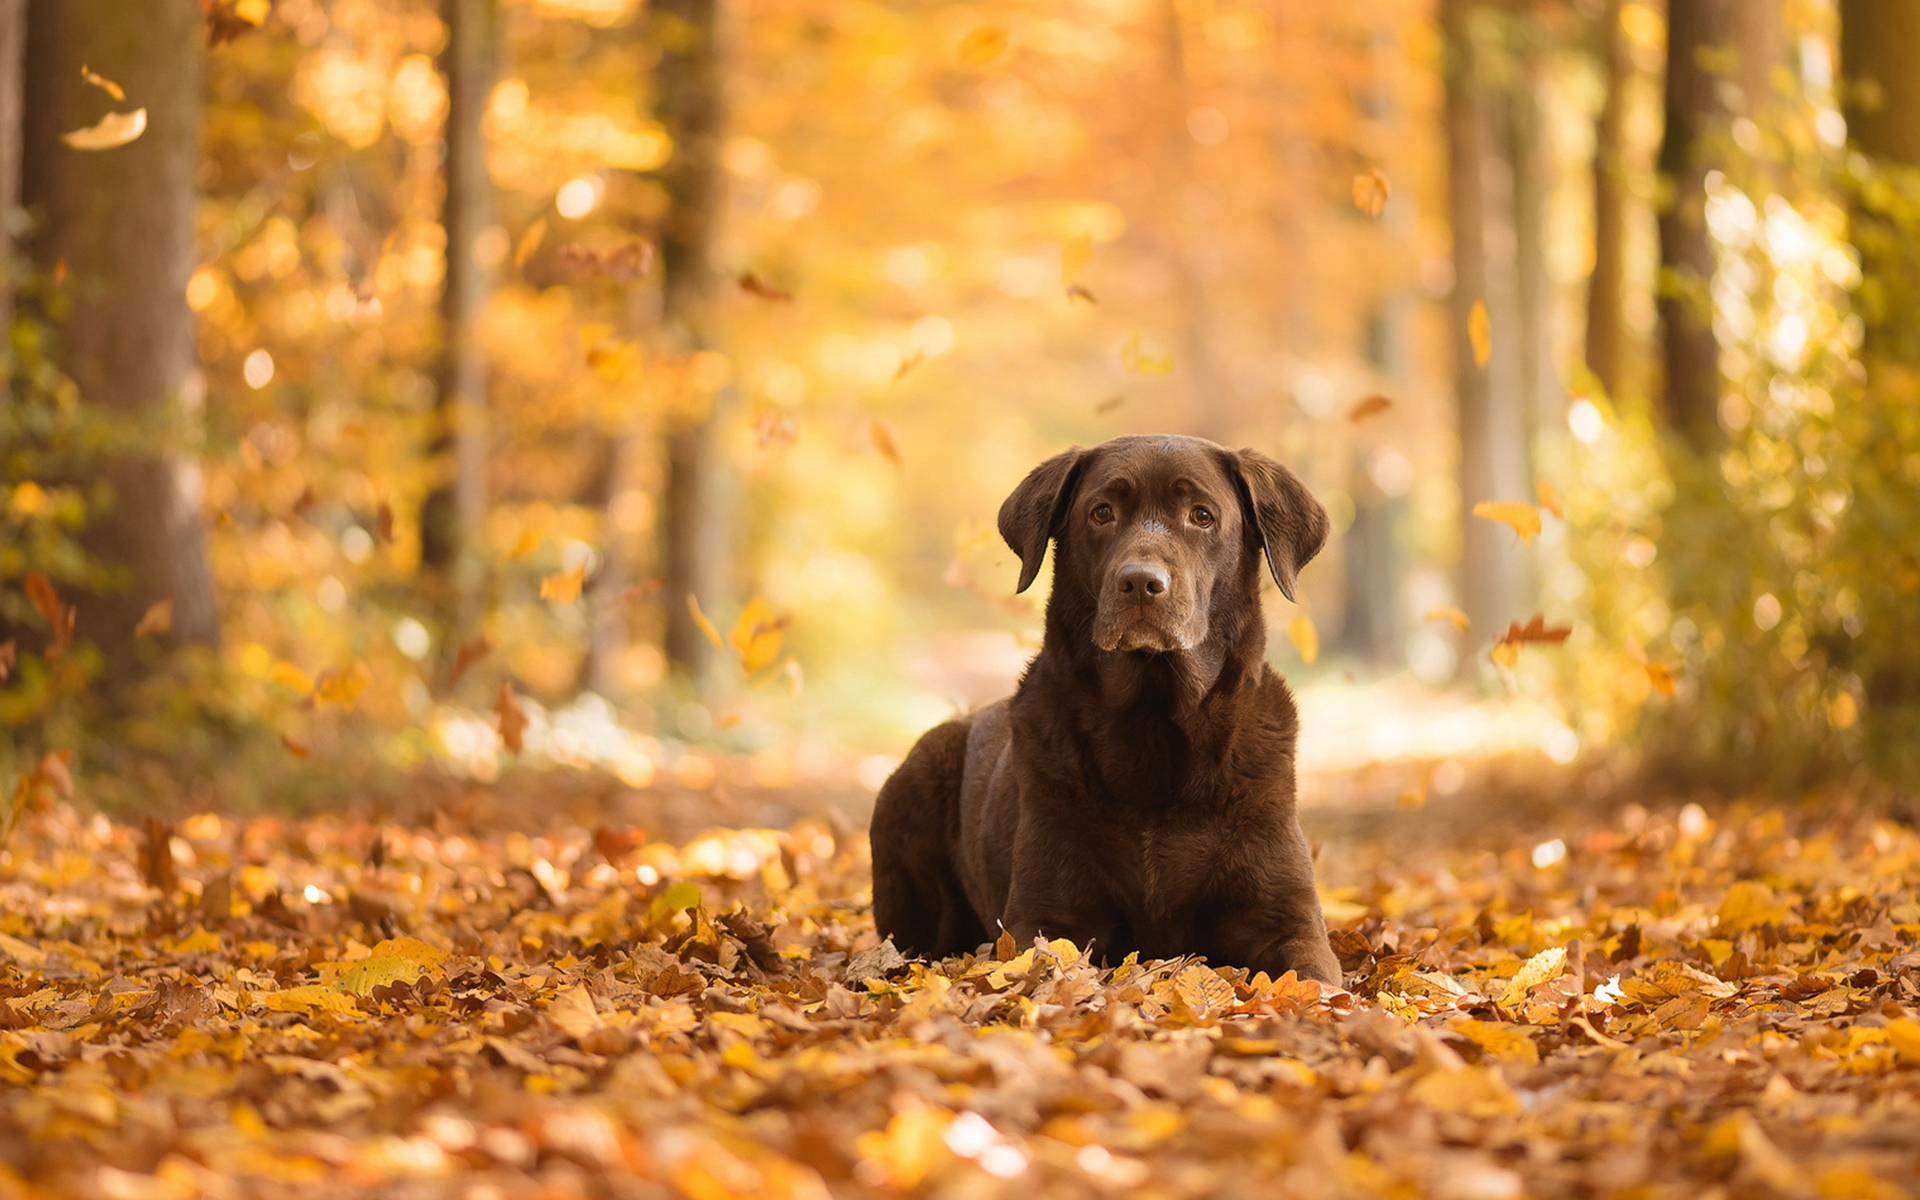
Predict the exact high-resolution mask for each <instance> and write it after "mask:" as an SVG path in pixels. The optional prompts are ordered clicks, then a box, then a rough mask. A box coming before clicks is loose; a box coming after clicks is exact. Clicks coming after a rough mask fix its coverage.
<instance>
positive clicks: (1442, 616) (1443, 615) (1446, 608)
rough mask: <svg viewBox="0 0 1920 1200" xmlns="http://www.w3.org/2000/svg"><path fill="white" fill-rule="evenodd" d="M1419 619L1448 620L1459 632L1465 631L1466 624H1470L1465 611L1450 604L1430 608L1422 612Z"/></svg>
mask: <svg viewBox="0 0 1920 1200" xmlns="http://www.w3.org/2000/svg"><path fill="white" fill-rule="evenodd" d="M1420 619H1421V620H1422V621H1449V622H1451V623H1452V624H1453V627H1454V628H1455V629H1458V630H1459V631H1460V632H1461V633H1465V632H1466V631H1467V626H1469V625H1471V624H1472V622H1471V621H1470V620H1468V618H1467V614H1466V613H1465V612H1463V611H1461V610H1460V609H1458V608H1455V607H1454V606H1453V605H1451V604H1443V605H1441V606H1440V607H1438V608H1430V609H1428V610H1427V611H1426V612H1425V613H1424V614H1422V616H1421V617H1420Z"/></svg>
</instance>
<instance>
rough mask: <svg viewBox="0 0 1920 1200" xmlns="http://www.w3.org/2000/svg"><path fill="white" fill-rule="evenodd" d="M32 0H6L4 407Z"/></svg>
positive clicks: (0, 0)
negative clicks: (29, 1) (22, 106)
mask: <svg viewBox="0 0 1920 1200" xmlns="http://www.w3.org/2000/svg"><path fill="white" fill-rule="evenodd" d="M26 48H27V0H0V409H4V407H5V405H6V403H7V396H8V393H9V391H10V390H11V385H12V379H13V282H14V279H13V210H14V209H15V208H17V207H19V205H20V140H21V136H22V134H23V133H24V132H25V129H24V126H23V125H22V124H21V119H20V118H21V113H20V97H21V83H22V80H21V76H22V74H23V73H24V71H25V69H26V59H25V55H26Z"/></svg>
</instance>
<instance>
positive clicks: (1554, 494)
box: [1533, 479, 1567, 521]
mask: <svg viewBox="0 0 1920 1200" xmlns="http://www.w3.org/2000/svg"><path fill="white" fill-rule="evenodd" d="M1533 491H1534V494H1535V495H1536V496H1539V497H1540V507H1541V508H1544V509H1546V510H1547V511H1548V512H1550V513H1552V514H1553V515H1554V516H1556V517H1559V518H1560V519H1561V520H1562V521H1564V520H1566V519H1567V514H1566V511H1565V510H1564V509H1562V508H1561V507H1560V489H1559V488H1557V487H1554V486H1553V485H1552V484H1550V483H1548V482H1547V481H1546V480H1544V479H1542V480H1540V481H1539V482H1538V483H1535V484H1534V485H1533Z"/></svg>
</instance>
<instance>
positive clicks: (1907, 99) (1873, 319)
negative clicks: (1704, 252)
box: [1840, 0, 1920, 365]
mask: <svg viewBox="0 0 1920 1200" xmlns="http://www.w3.org/2000/svg"><path fill="white" fill-rule="evenodd" d="M1917 55H1920V4H1913V3H1910V2H1908V0H1841V4H1840V69H1841V73H1842V75H1843V76H1844V77H1845V80H1846V86H1845V89H1844V91H1843V93H1842V94H1843V95H1844V96H1845V98H1846V110H1845V111H1846V117H1847V132H1848V134H1849V135H1850V136H1851V137H1852V139H1853V144H1854V145H1855V146H1857V147H1858V148H1859V149H1860V151H1861V152H1862V153H1864V154H1866V155H1867V156H1868V157H1869V158H1872V159H1874V160H1875V161H1877V162H1880V163H1885V164H1889V165H1892V166H1895V167H1904V168H1916V167H1920V71H1916V70H1915V69H1914V63H1915V62H1916V56H1917ZM1903 194H1904V193H1903ZM1852 222H1853V231H1852V237H1853V243H1854V245H1855V246H1856V247H1858V248H1859V251H1860V261H1861V266H1862V273H1863V275H1864V282H1863V284H1862V286H1861V288H1860V296H1859V302H1860V307H1861V308H1862V310H1863V315H1864V317H1865V319H1866V321H1867V341H1866V350H1867V352H1868V354H1869V356H1870V357H1872V358H1877V359H1882V360H1892V361H1896V362H1903V363H1906V364H1909V365H1911V364H1914V363H1917V362H1920V320H1916V319H1915V315H1914V314H1915V306H1916V304H1920V246H1916V245H1915V244H1914V243H1913V242H1912V241H1911V240H1909V239H1908V238H1906V237H1905V236H1904V234H1903V231H1902V230H1901V228H1900V227H1899V226H1898V225H1896V224H1895V223H1894V222H1891V221H1889V220H1887V219H1886V218H1885V217H1884V216H1882V215H1880V213H1878V212H1874V211H1871V210H1870V209H1868V208H1867V207H1866V206H1864V205H1862V204H1860V203H1857V202H1856V203H1855V205H1854V209H1853V214H1852Z"/></svg>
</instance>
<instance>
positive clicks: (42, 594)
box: [21, 571, 76, 659]
mask: <svg viewBox="0 0 1920 1200" xmlns="http://www.w3.org/2000/svg"><path fill="white" fill-rule="evenodd" d="M21 586H22V587H23V588H25V589H26V593H27V600H28V601H29V602H30V603H31V604H32V605H33V608H34V611H35V612H38V613H39V614H40V615H41V616H42V617H43V618H45V620H46V622H47V627H48V628H49V629H51V630H52V631H53V643H52V644H51V645H50V646H48V647H47V651H46V657H47V658H48V659H54V658H58V657H59V656H60V655H61V654H62V653H64V652H65V651H66V648H67V647H68V646H69V645H70V644H72V642H73V631H74V624H75V621H76V615H75V611H74V609H73V606H71V605H69V604H65V603H62V602H61V600H60V593H59V592H58V591H57V590H56V589H55V588H54V586H53V582H52V581H51V580H49V579H48V578H47V577H46V576H45V575H42V574H41V573H40V572H38V571H28V572H27V574H26V578H25V579H23V580H21Z"/></svg>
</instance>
